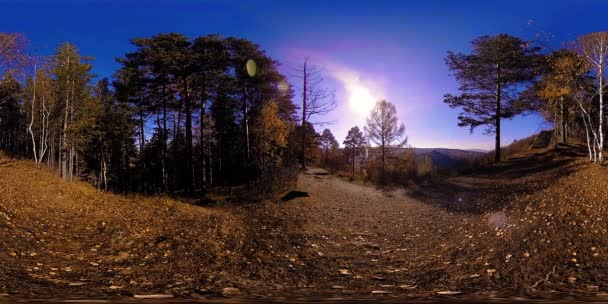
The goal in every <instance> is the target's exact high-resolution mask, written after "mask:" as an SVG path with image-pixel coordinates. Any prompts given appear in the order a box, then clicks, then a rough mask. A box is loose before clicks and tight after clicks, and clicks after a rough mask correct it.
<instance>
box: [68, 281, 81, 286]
mask: <svg viewBox="0 0 608 304" xmlns="http://www.w3.org/2000/svg"><path fill="white" fill-rule="evenodd" d="M82 285H84V283H82V282H73V283H68V286H82Z"/></svg>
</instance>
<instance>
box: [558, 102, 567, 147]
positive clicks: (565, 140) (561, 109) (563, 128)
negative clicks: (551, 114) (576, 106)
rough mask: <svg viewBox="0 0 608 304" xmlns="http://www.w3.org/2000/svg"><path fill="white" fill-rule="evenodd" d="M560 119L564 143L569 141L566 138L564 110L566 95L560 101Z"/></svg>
mask: <svg viewBox="0 0 608 304" xmlns="http://www.w3.org/2000/svg"><path fill="white" fill-rule="evenodd" d="M560 120H561V130H562V131H561V132H562V144H565V143H567V141H568V140H567V138H566V115H565V111H564V97H562V98H561V102H560Z"/></svg>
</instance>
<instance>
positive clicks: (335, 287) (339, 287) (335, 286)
mask: <svg viewBox="0 0 608 304" xmlns="http://www.w3.org/2000/svg"><path fill="white" fill-rule="evenodd" d="M331 288H332V289H345V288H346V287H344V286H340V285H334V286H332V287H331Z"/></svg>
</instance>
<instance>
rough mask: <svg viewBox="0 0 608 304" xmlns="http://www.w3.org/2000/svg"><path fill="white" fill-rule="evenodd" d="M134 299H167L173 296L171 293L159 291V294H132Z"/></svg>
mask: <svg viewBox="0 0 608 304" xmlns="http://www.w3.org/2000/svg"><path fill="white" fill-rule="evenodd" d="M133 297H134V298H136V299H169V298H173V295H172V294H168V293H159V294H146V295H133Z"/></svg>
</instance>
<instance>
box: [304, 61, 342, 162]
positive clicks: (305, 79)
mask: <svg viewBox="0 0 608 304" xmlns="http://www.w3.org/2000/svg"><path fill="white" fill-rule="evenodd" d="M306 63H307V62H306V60H305V61H304V74H303V79H304V86H303V89H302V142H301V148H302V151H301V152H302V153H301V154H302V170H306V85H307V83H306V82H307V77H306ZM353 163H354V161H353ZM353 168H354V165H353ZM353 173H354V169H353Z"/></svg>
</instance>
